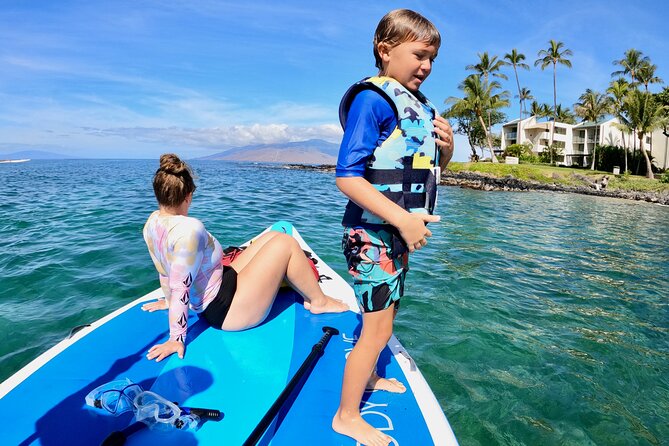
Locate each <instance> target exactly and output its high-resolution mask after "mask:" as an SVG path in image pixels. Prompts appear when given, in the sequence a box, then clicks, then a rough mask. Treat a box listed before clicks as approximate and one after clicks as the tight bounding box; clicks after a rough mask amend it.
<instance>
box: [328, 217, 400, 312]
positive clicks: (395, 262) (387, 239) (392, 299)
mask: <svg viewBox="0 0 669 446" xmlns="http://www.w3.org/2000/svg"><path fill="white" fill-rule="evenodd" d="M393 237H394V235H393V234H392V233H391V232H388V231H384V230H379V231H372V230H370V229H364V228H350V227H347V228H345V229H344V237H343V238H342V243H341V244H342V250H343V251H344V256H345V257H346V262H347V263H348V272H349V274H351V275H352V276H353V291H354V292H355V297H356V298H357V299H358V304H359V305H360V308H361V309H362V311H363V312H365V313H371V312H374V311H380V310H385V309H386V308H388V307H389V306H390V305H391V304H393V305H395V308H397V306H398V305H399V300H400V297H402V296H403V295H404V279H405V277H406V272H407V271H408V270H409V254H408V253H404V254H402V255H400V256H399V257H398V258H395V259H393V256H392V254H393V253H392V246H393V243H392V238H393Z"/></svg>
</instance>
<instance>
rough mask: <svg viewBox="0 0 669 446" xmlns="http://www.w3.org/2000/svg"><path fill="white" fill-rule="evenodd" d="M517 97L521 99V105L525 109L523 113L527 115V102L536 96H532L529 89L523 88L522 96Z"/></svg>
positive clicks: (521, 90)
mask: <svg viewBox="0 0 669 446" xmlns="http://www.w3.org/2000/svg"><path fill="white" fill-rule="evenodd" d="M516 97H517V98H519V99H520V104H521V106H522V108H523V113H524V114H525V115H527V107H526V105H525V103H526V101H530V100H532V99H534V96H532V93H531V92H530V90H529V88H525V87H523V88H521V89H520V94H519V95H518V96H516Z"/></svg>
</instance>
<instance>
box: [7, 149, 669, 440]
mask: <svg viewBox="0 0 669 446" xmlns="http://www.w3.org/2000/svg"><path fill="white" fill-rule="evenodd" d="M157 164H158V163H157V160H152V161H51V162H47V161H41V162H40V161H35V162H32V161H31V162H30V163H25V164H23V165H16V166H0V167H9V168H7V169H1V170H0V177H1V178H2V180H3V184H5V185H7V186H8V187H6V188H4V189H1V190H0V212H1V213H2V216H3V218H2V219H0V240H3V243H4V246H3V249H2V250H0V276H2V278H3V286H2V288H0V340H1V341H2V342H1V343H0V379H4V378H6V377H7V376H9V375H10V374H11V373H13V372H14V371H16V370H17V369H18V368H20V367H21V366H23V365H25V364H26V363H27V362H28V361H30V360H31V359H33V358H34V357H36V356H37V355H38V354H40V353H41V352H43V351H45V350H46V349H47V348H49V347H50V346H52V345H54V344H55V343H56V342H58V341H59V340H60V339H62V338H63V337H65V336H66V335H67V333H68V332H69V330H70V328H72V327H73V326H76V325H80V324H85V323H90V322H92V321H94V320H96V319H98V318H100V317H102V316H104V315H106V314H108V313H109V312H111V311H112V310H114V309H116V308H118V307H120V306H121V305H123V304H125V303H127V302H129V301H131V300H133V299H135V298H137V297H139V296H141V295H143V294H145V293H146V292H148V291H151V290H152V289H154V288H156V287H157V286H158V284H157V280H156V273H155V271H154V270H153V267H152V265H151V262H150V259H149V256H148V254H147V252H146V247H145V245H144V242H143V240H142V235H141V230H142V226H143V224H144V221H145V220H146V218H147V217H148V215H149V214H150V213H151V211H152V210H153V209H155V200H154V198H153V196H152V188H151V178H152V175H153V173H154V172H155V169H156V167H157ZM193 166H194V169H195V172H196V174H197V176H198V179H197V182H198V189H197V192H196V195H195V200H194V202H193V206H192V209H191V215H193V216H195V217H197V218H200V219H201V220H202V221H203V222H204V223H205V225H206V226H207V229H208V230H209V231H210V232H211V233H212V234H214V235H215V236H216V237H217V238H218V239H219V240H220V242H221V244H223V245H224V246H227V245H235V244H239V243H241V242H243V241H245V240H247V239H248V238H250V237H251V236H253V235H255V234H256V233H258V232H259V231H261V230H262V229H264V228H265V227H266V226H268V225H270V224H271V223H273V222H274V221H276V220H279V219H288V220H290V221H292V222H293V223H295V225H296V226H297V227H298V229H299V230H300V232H301V233H302V235H303V236H304V238H305V239H306V240H307V241H308V242H309V243H310V245H311V246H312V247H313V248H314V249H315V250H316V251H317V252H318V253H319V255H320V256H321V257H322V258H323V259H324V260H325V261H326V262H328V263H329V264H331V265H332V266H333V267H334V268H335V269H336V270H337V272H339V273H340V274H342V275H344V276H345V277H346V276H347V274H346V270H345V264H344V262H343V257H342V255H341V254H340V238H341V227H340V225H339V219H340V218H341V214H342V210H343V207H344V205H345V203H346V200H345V199H343V198H342V196H341V195H340V193H339V192H338V191H337V189H336V187H335V186H334V176H333V175H332V174H327V173H322V172H308V171H298V170H287V169H281V168H268V167H266V166H257V165H243V164H240V165H234V164H229V163H224V162H201V161H195V162H193ZM35 184H39V185H40V187H39V188H36V187H35ZM440 194H441V197H440V204H439V206H438V209H437V212H438V213H439V214H440V215H441V216H442V221H441V222H440V223H436V224H431V225H430V228H431V230H432V231H433V233H434V236H433V237H432V238H431V239H430V244H429V245H428V247H427V248H426V249H424V250H423V251H421V252H419V253H417V254H415V255H414V256H413V257H412V260H411V271H410V273H409V276H408V280H407V287H406V297H405V298H404V299H403V301H402V307H401V311H400V313H399V316H398V319H397V321H396V333H397V335H398V337H399V338H400V339H401V340H402V342H403V344H404V345H405V346H406V347H407V349H408V350H409V351H410V353H411V354H412V356H413V357H414V358H415V359H416V361H417V363H418V365H419V366H420V368H421V371H422V372H423V374H424V375H425V377H426V378H427V380H428V382H429V383H430V385H431V387H432V389H433V390H434V391H435V394H436V395H437V398H438V399H439V401H440V403H441V405H442V407H443V408H444V410H445V412H446V414H447V415H448V417H449V420H450V422H451V424H452V426H453V429H454V431H455V433H456V435H457V436H458V439H459V441H460V444H462V445H463V446H467V445H482V446H487V445H496V444H499V445H528V446H530V445H532V446H533V445H563V444H578V445H590V444H592V445H659V444H663V443H665V442H666V439H667V438H669V429H668V428H667V423H666V416H667V413H669V396H668V395H669V370H668V364H669V329H668V327H669V311H668V303H667V297H666V296H667V290H668V289H669V250H668V249H667V246H669V234H668V233H667V231H666V222H667V221H669V209H668V208H665V207H659V206H653V205H649V204H644V203H634V202H627V201H622V200H609V199H601V198H594V197H587V196H578V195H567V194H554V193H535V192H531V193H504V192H495V193H485V192H481V191H471V190H462V189H457V188H441V189H440ZM16 333H21V334H22V335H21V336H16Z"/></svg>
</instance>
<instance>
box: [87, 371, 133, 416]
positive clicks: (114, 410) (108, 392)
mask: <svg viewBox="0 0 669 446" xmlns="http://www.w3.org/2000/svg"><path fill="white" fill-rule="evenodd" d="M143 391H144V389H142V387H141V386H140V385H139V384H135V383H133V382H132V381H130V380H129V379H128V378H126V379H122V380H116V381H111V382H108V383H107V384H103V385H101V386H99V387H96V388H95V389H93V390H92V391H90V392H89V393H88V395H86V404H87V405H88V406H90V407H94V408H96V409H103V410H105V411H106V412H109V413H110V414H112V415H121V414H122V413H125V412H128V411H131V410H134V409H135V406H134V403H133V400H134V399H135V397H136V396H137V395H139V394H140V393H142V392H143Z"/></svg>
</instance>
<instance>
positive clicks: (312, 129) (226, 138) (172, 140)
mask: <svg viewBox="0 0 669 446" xmlns="http://www.w3.org/2000/svg"><path fill="white" fill-rule="evenodd" d="M84 131H85V132H86V133H88V134H90V135H96V136H100V137H123V138H127V139H130V140H135V141H138V142H143V143H146V142H148V143H159V144H164V145H170V146H177V147H178V146H190V147H198V148H208V149H215V150H225V149H229V148H231V147H235V146H245V145H250V144H270V143H283V142H294V141H304V140H308V139H324V140H326V141H332V142H337V141H339V140H341V136H342V131H341V129H340V127H339V126H338V125H335V124H323V125H317V126H290V125H287V124H252V125H232V126H226V127H215V128H183V127H170V128H157V127H156V128H149V127H116V128H106V129H100V128H85V129H84Z"/></svg>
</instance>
